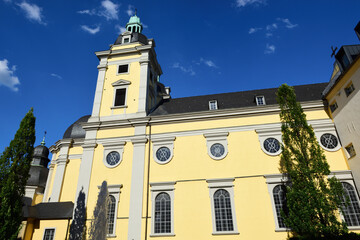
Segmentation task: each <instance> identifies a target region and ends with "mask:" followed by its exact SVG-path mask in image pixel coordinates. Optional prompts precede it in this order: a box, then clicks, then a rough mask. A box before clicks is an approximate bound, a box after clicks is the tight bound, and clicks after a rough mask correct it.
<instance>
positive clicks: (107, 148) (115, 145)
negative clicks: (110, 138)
mask: <svg viewBox="0 0 360 240" xmlns="http://www.w3.org/2000/svg"><path fill="white" fill-rule="evenodd" d="M125 144H126V142H125V141H117V142H107V143H103V144H102V145H103V146H104V156H103V162H104V165H105V166H106V167H108V168H115V167H117V166H118V165H119V164H120V163H121V162H122V160H123V153H124V146H125ZM112 151H116V152H118V153H119V154H120V161H119V162H118V163H117V164H115V165H109V164H108V163H107V162H106V156H107V155H108V154H109V153H110V152H112Z"/></svg>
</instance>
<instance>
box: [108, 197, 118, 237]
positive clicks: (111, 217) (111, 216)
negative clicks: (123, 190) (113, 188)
mask: <svg viewBox="0 0 360 240" xmlns="http://www.w3.org/2000/svg"><path fill="white" fill-rule="evenodd" d="M115 209H116V199H115V197H114V196H113V195H109V205H108V214H107V221H108V229H107V234H114V228H115V224H114V223H115V217H116V215H115Z"/></svg>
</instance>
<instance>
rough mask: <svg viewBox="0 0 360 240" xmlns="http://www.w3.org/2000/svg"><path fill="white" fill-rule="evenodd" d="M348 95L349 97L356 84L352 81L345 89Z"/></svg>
mask: <svg viewBox="0 0 360 240" xmlns="http://www.w3.org/2000/svg"><path fill="white" fill-rule="evenodd" d="M344 90H345V93H346V96H347V97H348V96H349V95H350V94H351V93H352V92H353V91H354V90H355V88H354V84H352V83H350V84H349V85H348V86H347V87H346V88H345V89H344Z"/></svg>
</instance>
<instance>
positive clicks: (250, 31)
mask: <svg viewBox="0 0 360 240" xmlns="http://www.w3.org/2000/svg"><path fill="white" fill-rule="evenodd" d="M260 30H262V28H250V29H249V34H253V33H256V32H257V31H260Z"/></svg>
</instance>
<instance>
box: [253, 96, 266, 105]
mask: <svg viewBox="0 0 360 240" xmlns="http://www.w3.org/2000/svg"><path fill="white" fill-rule="evenodd" d="M260 97H261V98H262V99H263V103H264V104H259V101H258V98H260ZM255 100H256V105H257V106H265V105H266V102H265V96H263V95H260V96H255Z"/></svg>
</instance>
